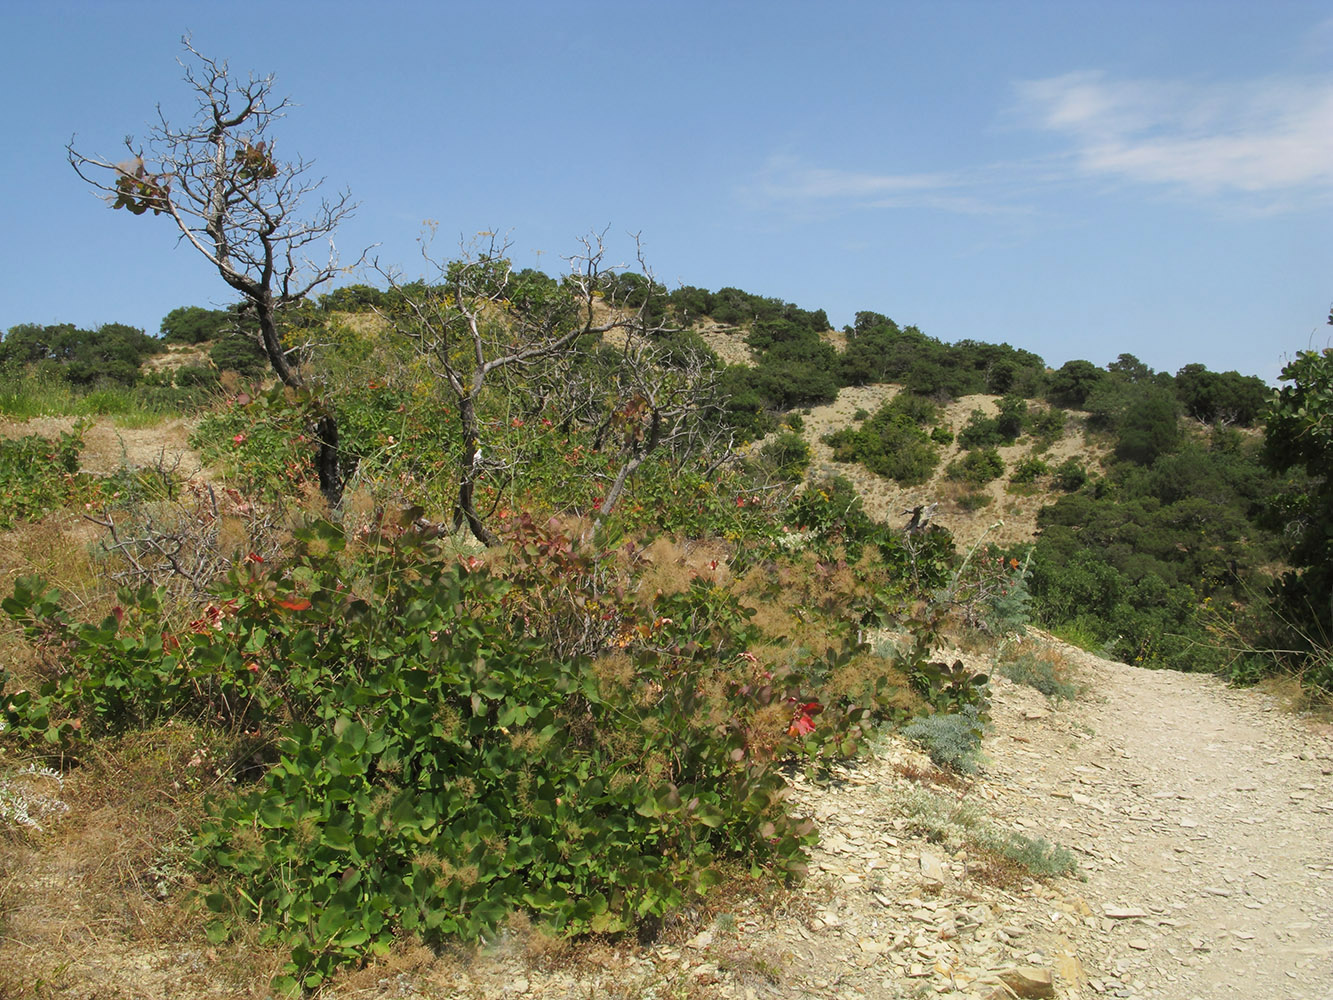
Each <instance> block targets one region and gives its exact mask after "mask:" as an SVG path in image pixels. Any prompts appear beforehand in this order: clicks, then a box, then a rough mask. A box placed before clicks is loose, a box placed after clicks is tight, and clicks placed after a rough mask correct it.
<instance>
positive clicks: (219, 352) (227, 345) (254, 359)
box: [208, 333, 269, 378]
mask: <svg viewBox="0 0 1333 1000" xmlns="http://www.w3.org/2000/svg"><path fill="white" fill-rule="evenodd" d="M208 359H209V360H210V361H212V362H213V364H214V365H215V366H216V367H217V369H218V371H223V372H226V371H231V372H236V373H237V374H238V375H240V376H241V377H242V378H258V377H260V376H262V375H265V374H267V372H268V370H269V363H268V355H266V354H265V353H264V349H263V348H262V347H260V346H259V342H258V341H257V340H256V339H255V338H254V337H251V336H247V335H246V334H243V333H233V334H229V335H228V336H225V337H223V338H222V339H221V340H219V341H218V342H217V343H215V344H214V345H213V349H212V350H210V351H209V352H208Z"/></svg>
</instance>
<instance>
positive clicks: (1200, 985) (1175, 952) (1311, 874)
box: [992, 655, 1333, 1000]
mask: <svg viewBox="0 0 1333 1000" xmlns="http://www.w3.org/2000/svg"><path fill="white" fill-rule="evenodd" d="M1082 665H1083V669H1084V671H1085V676H1086V678H1087V681H1088V682H1089V684H1090V685H1091V692H1090V693H1091V697H1090V699H1089V700H1086V701H1084V702H1082V703H1080V704H1078V705H1077V706H1076V707H1074V708H1071V709H1068V710H1062V711H1061V712H1060V713H1059V715H1060V716H1061V717H1062V722H1063V724H1060V723H1056V724H1041V725H1036V726H1032V727H1031V728H1030V730H1029V731H1030V732H1031V734H1032V735H1031V742H1029V743H1021V742H1017V741H1015V740H1013V738H1012V736H1013V735H1014V734H1015V733H1016V731H1017V730H1016V729H1015V728H1011V726H1010V725H1004V726H1002V728H1001V729H1000V734H999V735H998V736H997V738H996V739H995V740H994V741H992V742H993V743H994V744H995V746H994V752H995V758H996V759H995V762H994V766H993V768H992V771H993V774H994V777H995V779H996V780H998V781H1000V782H1002V783H1003V785H1004V787H1005V789H1006V794H1005V796H1004V807H1005V809H1006V810H1008V811H1010V812H1011V813H1012V814H1015V815H1019V814H1024V815H1028V816H1039V817H1044V823H1043V825H1046V826H1050V827H1051V828H1052V833H1053V834H1054V835H1057V836H1059V837H1060V839H1062V840H1063V841H1064V842H1065V843H1068V844H1070V845H1071V846H1073V847H1075V848H1076V849H1078V850H1079V851H1080V852H1081V854H1082V855H1083V856H1084V862H1083V868H1084V870H1085V871H1086V872H1087V877H1088V882H1087V885H1086V887H1085V895H1086V897H1087V899H1088V900H1089V902H1090V903H1091V904H1092V909H1093V911H1094V915H1093V917H1092V919H1091V920H1089V921H1087V922H1086V924H1085V926H1086V931H1087V933H1085V934H1084V936H1083V939H1082V943H1081V948H1080V951H1081V953H1082V955H1083V960H1084V966H1085V968H1087V970H1088V973H1089V976H1090V977H1091V979H1093V980H1094V983H1095V984H1099V985H1101V986H1102V987H1103V988H1104V989H1105V991H1106V992H1107V993H1108V994H1109V995H1112V996H1136V997H1143V998H1157V997H1160V998H1164V1000H1176V998H1180V1000H1186V998H1193V997H1199V998H1209V1000H1211V998H1226V997H1237V998H1240V997H1244V998H1250V1000H1269V998H1271V1000H1279V998H1294V997H1301V998H1309V1000H1326V998H1333V739H1330V731H1329V727H1327V726H1324V727H1317V726H1314V725H1311V724H1309V723H1303V722H1302V721H1301V720H1299V719H1297V718H1294V717H1292V716H1290V715H1288V714H1286V713H1284V712H1283V711H1282V710H1281V709H1280V707H1279V706H1278V705H1276V704H1275V703H1274V701H1273V700H1272V699H1271V698H1268V697H1266V696H1265V695H1263V694H1260V693H1257V692H1252V691H1234V690H1229V689H1227V688H1226V687H1225V686H1224V685H1222V684H1221V683H1220V682H1219V681H1217V680H1216V679H1215V678H1213V677H1208V676H1199V675H1188V674H1177V673H1172V672H1168V671H1162V672H1148V671H1143V670H1139V669H1136V668H1134V667H1129V666H1125V665H1124V664H1118V663H1110V662H1107V661H1104V660H1098V659H1095V658H1093V657H1090V656H1086V655H1084V656H1082ZM1010 722H1011V723H1012V722H1013V720H1010ZM1079 727H1086V728H1083V729H1081V730H1080V729H1079ZM1062 730H1063V732H1062ZM1079 736H1082V737H1084V738H1070V737H1079ZM1006 740H1007V741H1008V742H1009V743H1010V744H1011V745H1009V746H1005V742H1006ZM1108 908H1110V909H1108ZM1117 913H1120V914H1133V913H1141V914H1142V915H1141V916H1116V914H1117Z"/></svg>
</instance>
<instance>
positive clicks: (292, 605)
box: [278, 597, 310, 611]
mask: <svg viewBox="0 0 1333 1000" xmlns="http://www.w3.org/2000/svg"><path fill="white" fill-rule="evenodd" d="M278 607H280V608H286V609H287V610H288V611H305V610H306V609H308V608H309V607H310V602H309V601H307V600H306V599H305V598H304V597H298V598H296V599H295V600H292V601H278Z"/></svg>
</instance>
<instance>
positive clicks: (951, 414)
mask: <svg viewBox="0 0 1333 1000" xmlns="http://www.w3.org/2000/svg"><path fill="white" fill-rule="evenodd" d="M898 391H899V390H898V387H897V386H894V385H865V386H848V387H846V388H844V389H842V390H841V391H840V392H839V393H838V398H837V399H836V400H835V401H834V402H832V403H828V404H826V405H824V406H815V407H812V408H811V409H810V413H809V415H803V416H802V418H801V419H802V420H803V421H804V423H805V427H804V430H803V432H802V434H803V436H804V437H805V439H806V441H807V442H808V443H809V445H810V450H811V459H812V460H811V463H810V469H809V471H808V472H807V476H806V477H807V479H811V480H813V479H820V478H824V477H826V476H834V475H842V476H846V477H847V478H848V479H850V480H851V481H852V483H853V485H855V487H856V490H857V492H858V493H860V495H861V498H862V501H863V503H864V505H865V510H866V513H867V514H869V515H870V516H871V517H873V518H875V519H876V520H881V521H887V522H888V523H890V524H897V523H903V524H905V523H906V522H907V520H908V518H909V517H910V511H911V509H912V508H914V507H917V506H929V505H930V504H938V507H937V509H936V512H935V515H934V520H935V522H936V523H938V524H941V525H943V526H944V527H946V528H948V529H949V531H951V532H952V533H953V536H954V538H955V539H956V541H957V543H958V544H959V545H960V546H963V547H964V548H966V547H968V546H971V545H972V544H973V543H974V542H976V541H978V540H979V539H981V538H983V537H984V538H985V539H986V541H987V542H993V543H995V544H997V545H1010V544H1014V543H1018V542H1030V541H1032V539H1033V537H1034V536H1035V534H1036V530H1037V513H1038V512H1039V511H1040V510H1041V508H1042V507H1043V506H1045V505H1046V504H1049V503H1051V502H1052V500H1053V496H1052V495H1051V493H1050V492H1049V491H1048V490H1041V489H1038V490H1036V491H1035V492H1032V493H1029V494H1023V493H1014V492H1010V491H1009V490H1008V489H1007V484H1008V481H1009V474H1010V473H1011V472H1012V470H1013V468H1014V467H1015V466H1016V465H1017V464H1018V462H1020V461H1021V460H1022V459H1024V458H1026V457H1028V456H1029V455H1031V454H1032V453H1033V443H1032V440H1031V438H1028V437H1024V438H1020V439H1019V441H1018V443H1017V444H1014V445H1010V446H1008V447H1004V448H1000V449H998V450H999V452H1000V457H1001V458H1002V459H1003V460H1004V463H1005V469H1006V472H1005V475H1003V476H1001V477H1000V478H999V479H996V480H995V481H993V482H991V483H988V484H987V485H986V486H984V487H982V488H981V490H980V492H983V493H986V494H987V495H989V496H990V497H991V502H990V503H989V504H988V505H986V506H985V507H981V508H978V509H977V510H974V511H968V510H965V509H963V507H961V506H960V505H959V504H958V503H957V502H956V501H957V499H958V497H960V496H962V495H963V494H964V493H966V492H970V490H969V489H968V488H965V487H963V486H962V485H961V484H958V483H955V482H951V481H950V480H949V479H948V478H947V476H946V475H945V469H946V468H947V467H948V465H949V463H950V462H952V461H953V460H954V459H956V458H958V457H960V456H961V455H963V454H964V451H963V449H961V448H959V447H958V445H957V443H956V442H955V443H954V444H953V445H950V446H948V447H945V448H941V450H940V463H939V466H938V467H937V468H936V470H935V473H934V475H932V476H931V478H930V481H929V482H927V483H924V484H922V485H920V486H906V487H905V486H900V485H898V484H897V483H896V482H894V481H893V480H892V479H887V478H885V477H884V476H877V475H875V474H874V473H873V472H871V471H870V470H869V469H867V468H866V467H865V466H863V465H861V464H860V463H859V462H835V461H834V460H833V449H832V448H830V447H829V446H828V445H826V444H824V443H823V440H822V439H823V438H824V437H825V436H826V435H828V434H831V433H833V432H834V431H839V430H842V429H843V428H845V427H855V426H858V421H856V420H855V419H853V417H854V415H855V414H856V412H857V411H858V410H864V411H866V412H867V413H870V414H873V413H874V412H875V411H876V410H877V409H879V408H880V407H881V406H882V405H884V404H885V403H887V402H888V401H889V400H891V399H893V397H894V396H895V395H897V394H898ZM1029 405H1038V404H1029ZM973 410H981V411H982V412H983V413H985V414H986V415H987V416H994V415H995V413H996V412H997V410H998V400H997V398H996V397H994V396H964V397H963V398H961V399H958V400H955V401H954V402H952V403H950V404H948V405H947V406H945V407H944V416H943V419H942V420H941V422H940V425H941V426H943V427H947V428H948V429H950V430H952V431H953V432H954V434H957V433H958V432H959V431H961V430H962V429H963V428H964V427H965V426H967V421H968V417H970V416H971V415H972V411H973ZM761 446H762V442H757V443H756V444H755V445H754V447H755V448H758V447H761ZM1038 457H1040V458H1041V459H1042V460H1043V461H1045V462H1046V463H1047V464H1048V465H1050V466H1051V467H1055V466H1057V465H1059V464H1060V463H1061V462H1063V461H1064V460H1065V459H1067V458H1070V457H1077V458H1079V459H1081V460H1084V461H1085V462H1086V464H1087V465H1088V467H1089V468H1090V470H1094V471H1095V470H1096V469H1097V466H1098V463H1099V462H1100V460H1101V458H1102V452H1101V451H1100V450H1099V449H1098V447H1097V446H1095V445H1090V444H1089V443H1088V442H1087V441H1086V440H1085V439H1084V435H1083V432H1082V428H1081V427H1080V426H1079V422H1078V420H1077V419H1074V418H1071V419H1070V421H1069V423H1068V425H1067V426H1066V428H1065V433H1064V436H1063V437H1061V438H1060V440H1058V441H1056V442H1055V443H1054V444H1052V445H1051V447H1050V448H1048V449H1047V450H1045V451H1043V452H1041V454H1040V455H1039V456H1038Z"/></svg>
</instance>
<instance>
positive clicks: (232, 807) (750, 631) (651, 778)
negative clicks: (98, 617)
mask: <svg viewBox="0 0 1333 1000" xmlns="http://www.w3.org/2000/svg"><path fill="white" fill-rule="evenodd" d="M492 557H493V558H496V559H498V560H499V564H498V565H499V566H500V567H502V568H503V575H501V574H500V573H499V572H498V571H492V570H491V569H490V568H488V566H487V565H484V564H483V563H482V562H481V561H480V560H478V559H477V558H475V557H463V558H460V557H447V556H444V555H443V554H442V553H441V552H440V551H439V550H438V549H437V548H436V547H435V546H434V545H433V544H432V543H426V542H423V541H421V540H420V538H419V537H418V536H416V535H415V534H414V533H411V532H408V533H405V534H400V533H399V531H398V530H397V529H386V530H385V531H384V533H382V534H371V535H370V536H369V537H368V538H365V539H364V541H363V542H361V543H360V544H358V545H357V546H355V547H348V546H347V545H346V543H345V541H344V538H343V534H342V531H341V529H339V528H337V527H335V526H333V525H328V524H315V525H311V526H309V527H306V528H301V529H298V530H297V532H296V535H295V551H294V553H293V555H292V559H291V561H290V562H289V563H288V564H286V565H284V566H269V565H268V564H265V563H264V562H263V561H262V560H259V559H258V558H249V559H246V560H244V561H242V563H240V564H239V565H238V566H237V567H236V569H235V570H234V571H233V573H232V574H231V576H230V577H229V578H228V580H227V581H226V582H225V583H224V584H221V585H219V586H218V587H216V588H215V590H214V591H213V592H212V594H211V598H212V601H211V603H210V604H209V605H208V606H207V607H206V608H204V609H203V610H202V611H201V612H198V614H199V617H198V618H197V619H196V620H194V621H192V622H189V623H188V624H186V625H184V626H181V625H179V624H173V623H172V622H170V621H169V620H167V617H166V613H165V610H164V608H163V605H162V603H161V600H160V597H159V594H158V592H155V591H152V590H149V589H147V588H144V589H142V590H140V591H139V592H138V593H137V594H125V595H122V600H123V602H124V603H123V604H122V605H121V606H120V607H118V608H117V609H116V610H115V613H114V614H113V615H111V616H109V617H108V618H107V619H106V620H105V621H103V622H102V623H101V624H99V625H92V624H80V623H77V622H75V621H73V620H71V619H70V618H69V616H68V615H67V614H66V612H65V611H64V610H63V608H62V607H61V605H60V603H59V601H58V599H57V597H56V595H54V594H53V593H50V592H48V591H47V590H46V588H45V587H44V586H43V585H42V584H41V583H40V582H39V581H36V580H32V579H22V580H20V581H19V582H18V584H17V585H16V588H15V591H14V594H13V595H12V596H11V597H10V598H7V599H6V600H5V601H4V602H3V607H4V610H5V611H6V612H7V613H8V614H9V615H10V616H11V617H13V618H14V619H16V620H17V621H18V622H20V623H21V624H22V625H23V626H24V629H25V632H26V634H27V635H28V637H29V639H30V641H32V642H34V643H35V644H36V645H37V647H38V649H39V650H41V651H42V653H43V655H44V656H47V657H55V656H57V655H58V656H59V658H60V663H61V667H60V669H59V670H58V671H52V672H50V673H49V674H48V675H47V677H46V679H45V680H43V681H42V683H41V684H39V685H38V686H37V687H35V688H32V689H24V690H15V689H12V688H10V687H8V686H5V687H3V688H0V712H3V717H4V721H5V724H6V726H7V728H8V730H9V731H10V733H11V734H12V735H13V736H14V737H16V738H17V739H19V740H27V741H30V742H31V741H35V742H36V743H37V744H38V745H41V744H46V745H49V746H50V747H51V748H52V750H53V751H58V752H60V753H61V754H63V755H64V756H65V757H66V758H67V759H77V758H78V757H79V756H80V754H81V753H82V752H83V751H84V748H86V747H87V746H88V741H90V740H94V739H96V738H98V737H99V736H102V735H106V734H114V733H119V732H124V731H126V730H131V729H135V728H141V727H152V726H155V725H159V724H161V723H162V722H163V721H165V720H168V719H176V720H180V721H181V722H197V723H200V724H204V725H208V726H212V727H216V729H218V730H221V731H222V732H224V733H226V734H229V735H228V740H229V741H230V742H231V743H232V744H233V745H235V746H236V748H237V749H236V753H237V759H238V761H239V760H242V759H243V760H244V761H245V767H246V768H247V769H248V770H249V771H250V772H251V773H254V772H255V771H256V770H258V771H260V772H262V774H261V775H260V776H259V777H258V780H257V782H256V783H254V784H240V785H238V786H237V788H236V790H235V794H234V795H232V796H230V797H227V798H224V799H221V800H219V801H218V802H217V803H216V806H215V809H214V812H213V814H212V815H211V817H210V818H209V819H208V820H207V821H206V822H205V823H204V824H203V825H202V827H201V829H200V830H199V831H198V833H197V835H196V838H195V845H196V854H195V861H196V863H197V865H198V866H199V869H200V877H201V879H202V880H204V881H205V882H207V883H208V884H207V885H206V887H205V897H206V902H207V904H208V906H209V907H210V908H211V909H212V910H213V911H214V913H215V914H216V915H217V919H216V922H215V923H214V924H213V925H212V926H211V927H210V930H209V934H210V938H211V939H212V940H214V941H215V942H217V941H221V940H224V939H225V938H226V937H227V936H229V935H230V934H231V933H232V932H233V930H234V929H235V927H236V925H237V923H238V922H240V921H248V920H257V921H258V922H259V923H260V930H261V935H260V936H261V940H263V941H265V942H269V943H278V944H281V945H282V946H284V947H285V948H286V949H288V950H289V952H290V960H289V962H288V964H287V966H286V968H285V970H284V971H283V973H282V974H281V976H280V977H279V978H278V979H277V980H276V981H275V985H276V986H278V987H280V988H282V989H286V990H290V989H293V988H296V987H299V986H305V987H307V988H314V987H316V986H317V985H318V984H319V983H320V982H322V981H323V979H324V978H325V977H326V976H327V975H328V974H329V973H330V972H332V971H333V970H334V969H335V968H337V967H338V966H340V965H343V964H346V963H349V962H356V961H359V960H360V959H362V958H363V957H364V956H366V955H367V954H379V953H382V952H383V951H384V950H385V949H386V948H387V947H388V946H389V944H390V942H391V940H392V939H393V937H394V936H395V935H397V934H401V933H409V934H414V935H417V936H418V937H420V938H421V939H423V940H425V941H427V942H436V943H438V942H440V941H442V940H444V939H445V938H449V937H462V938H465V939H475V938H477V937H479V936H481V935H484V934H489V933H491V932H493V931H494V930H495V929H496V928H497V927H499V926H500V925H501V924H502V923H503V921H504V920H505V919H506V918H507V917H508V915H509V914H510V913H511V912H513V911H514V910H523V911H527V912H529V913H532V914H533V915H534V916H536V917H537V918H538V919H540V920H541V921H543V922H544V923H545V924H546V925H548V926H549V927H550V928H551V929H553V930H555V931H560V932H566V933H570V932H587V931H593V932H618V931H624V930H628V929H630V928H632V927H633V926H634V925H635V924H636V923H637V922H639V921H641V920H644V919H654V918H659V917H661V916H663V915H665V914H666V913H668V912H670V911H671V910H674V909H676V908H678V907H680V906H682V905H684V903H685V902H686V901H687V900H689V899H691V898H692V897H694V896H696V895H697V894H699V893H701V892H702V891H704V890H705V889H706V888H707V886H708V885H709V884H710V883H711V882H712V881H713V880H714V879H715V876H714V874H713V871H712V866H713V864H714V863H715V862H718V861H721V860H723V859H726V858H738V859H742V860H743V861H744V862H745V863H747V864H748V865H750V866H751V867H752V868H753V869H755V870H767V871H770V872H773V873H775V874H778V875H783V874H790V873H794V872H797V871H799V870H800V869H801V865H802V860H803V848H804V846H805V845H807V844H808V843H810V842H811V840H812V831H813V827H812V825H811V824H809V823H807V822H803V821H801V820H799V819H798V818H796V817H794V816H793V815H791V814H790V813H789V812H788V811H787V807H786V806H785V804H784V798H783V792H784V789H785V781H784V779H783V776H782V772H781V770H780V769H779V767H778V764H779V763H780V761H781V759H782V758H783V757H785V756H788V755H790V754H793V753H797V754H801V755H803V756H807V757H809V758H812V759H817V758H818V757H820V756H821V755H824V754H830V755H834V756H840V755H846V754H850V753H853V752H855V747H856V741H857V739H858V738H859V735H860V734H861V733H862V732H863V730H864V729H865V728H866V727H867V726H868V725H869V719H870V713H869V711H868V710H867V709H862V708H858V707H856V706H855V705H853V704H850V703H848V702H847V701H846V700H844V699H840V698H834V697H831V696H823V695H821V694H820V692H819V691H818V690H816V689H814V688H812V687H811V686H810V684H811V683H812V682H811V681H809V680H807V679H806V678H805V677H804V676H803V674H802V671H803V670H804V671H805V672H807V673H808V674H809V676H810V677H828V676H832V675H834V674H835V673H836V670H837V668H838V666H839V664H841V663H842V662H843V661H844V660H845V659H846V658H847V656H849V655H852V654H851V653H830V656H829V658H828V659H829V662H828V663H824V664H812V665H809V666H808V667H802V666H801V665H800V663H799V662H798V661H799V660H800V659H802V657H799V656H798V657H796V658H794V662H795V666H792V667H781V666H776V667H774V668H773V669H771V670H768V671H761V669H760V668H759V667H758V666H757V661H756V660H755V658H754V657H753V656H747V655H746V653H747V650H746V645H747V644H748V642H750V641H751V640H752V639H753V637H754V635H755V631H754V626H753V625H752V624H750V616H751V615H752V614H753V612H750V611H748V609H746V608H744V607H743V606H742V605H740V604H739V603H738V601H737V600H736V598H735V596H734V595H731V594H729V593H727V592H725V591H722V590H720V589H719V588H717V587H716V586H715V585H714V584H713V583H712V582H710V581H707V580H702V579H698V580H696V581H694V583H693V585H692V586H691V587H690V588H689V589H688V590H687V591H685V592H683V593H680V594H677V595H674V596H672V597H668V598H662V599H661V600H660V602H659V603H656V604H655V605H653V606H651V607H647V608H640V607H638V606H637V605H635V604H633V603H631V602H628V601H627V600H626V599H625V598H624V597H623V596H617V595H618V594H620V593H622V592H621V591H619V590H618V589H616V588H608V587H607V586H605V582H604V581H605V580H606V579H607V574H608V573H609V572H610V571H611V569H612V565H613V562H614V553H612V552H609V551H604V550H597V549H587V550H585V548H584V547H583V546H582V545H580V544H579V543H577V542H576V541H575V540H574V539H572V538H570V537H568V536H566V535H564V534H563V533H561V531H560V530H559V528H558V527H557V526H555V525H549V524H548V525H539V524H537V523H536V522H534V521H532V520H531V519H527V518H523V519H520V521H519V523H518V524H517V525H516V528H515V532H514V534H513V536H512V540H511V542H510V545H509V547H508V548H507V550H506V551H505V553H504V554H503V555H499V554H495V553H493V554H492ZM594 651H600V655H599V656H598V657H597V658H596V659H590V658H589V654H590V653H592V652H594ZM852 652H853V653H854V651H852ZM7 680H8V678H0V681H7Z"/></svg>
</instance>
